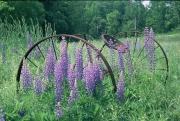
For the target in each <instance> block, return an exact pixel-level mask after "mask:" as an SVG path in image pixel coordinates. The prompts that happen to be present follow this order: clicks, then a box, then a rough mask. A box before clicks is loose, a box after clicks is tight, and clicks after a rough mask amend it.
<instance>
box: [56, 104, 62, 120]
mask: <svg viewBox="0 0 180 121" xmlns="http://www.w3.org/2000/svg"><path fill="white" fill-rule="evenodd" d="M56 117H57V118H62V108H61V105H60V102H58V103H57V105H56Z"/></svg>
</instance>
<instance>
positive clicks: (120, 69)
mask: <svg viewBox="0 0 180 121" xmlns="http://www.w3.org/2000/svg"><path fill="white" fill-rule="evenodd" d="M117 51H118V70H119V73H120V72H121V71H123V72H124V62H123V56H122V52H121V50H120V49H118V50H117Z"/></svg>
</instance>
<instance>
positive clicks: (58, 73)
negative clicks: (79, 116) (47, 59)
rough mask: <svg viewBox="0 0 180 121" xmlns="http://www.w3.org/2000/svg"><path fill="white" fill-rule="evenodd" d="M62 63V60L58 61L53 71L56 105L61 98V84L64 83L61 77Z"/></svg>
mask: <svg viewBox="0 0 180 121" xmlns="http://www.w3.org/2000/svg"><path fill="white" fill-rule="evenodd" d="M62 66H63V62H62V59H60V60H58V61H57V62H56V65H55V69H54V81H55V82H54V88H55V97H56V104H57V103H58V102H59V101H60V100H61V99H62V96H63V90H62V89H63V88H62V83H63V81H64V77H63V73H62V72H63V67H62Z"/></svg>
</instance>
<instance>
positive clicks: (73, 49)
mask: <svg viewBox="0 0 180 121" xmlns="http://www.w3.org/2000/svg"><path fill="white" fill-rule="evenodd" d="M72 53H73V58H74V61H75V60H76V59H75V58H76V42H73V43H72Z"/></svg>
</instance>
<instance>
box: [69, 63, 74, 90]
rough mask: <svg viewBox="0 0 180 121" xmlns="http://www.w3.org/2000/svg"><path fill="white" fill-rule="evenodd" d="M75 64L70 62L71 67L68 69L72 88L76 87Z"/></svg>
mask: <svg viewBox="0 0 180 121" xmlns="http://www.w3.org/2000/svg"><path fill="white" fill-rule="evenodd" d="M73 69H74V65H73V64H70V65H69V69H68V79H69V86H70V90H72V89H73V87H74V81H75V78H76V77H75V73H74V70H73Z"/></svg>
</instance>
